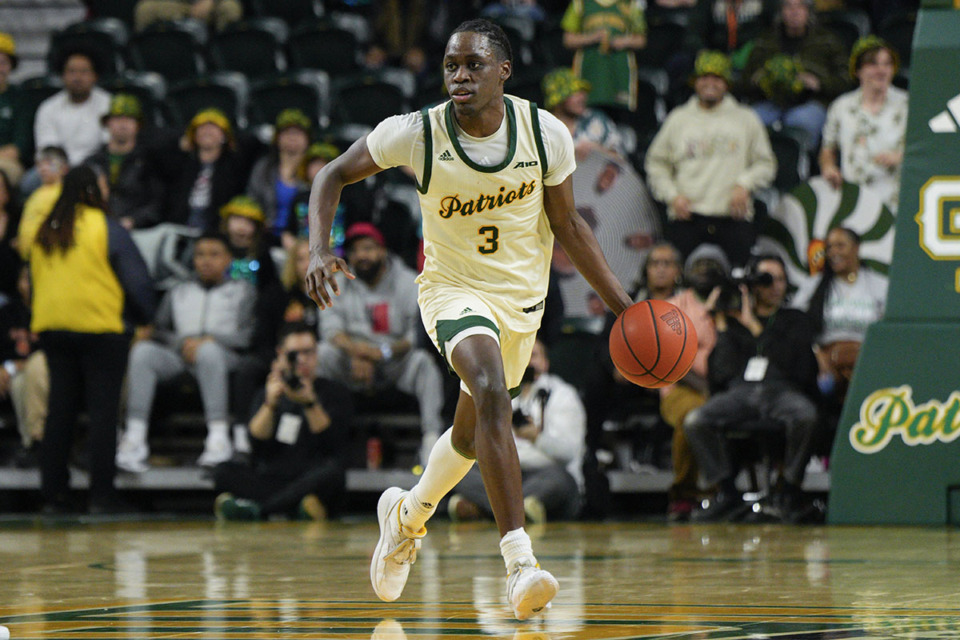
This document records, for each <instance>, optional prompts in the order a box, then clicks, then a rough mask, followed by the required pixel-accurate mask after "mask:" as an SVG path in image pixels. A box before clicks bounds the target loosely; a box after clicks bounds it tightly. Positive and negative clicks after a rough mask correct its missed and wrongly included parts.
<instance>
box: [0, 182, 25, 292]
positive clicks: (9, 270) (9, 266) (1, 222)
mask: <svg viewBox="0 0 960 640" xmlns="http://www.w3.org/2000/svg"><path fill="white" fill-rule="evenodd" d="M19 225H20V204H19V201H18V199H17V191H16V189H15V188H14V186H13V183H11V182H10V178H9V177H8V176H7V174H6V172H5V171H4V170H3V169H0V297H2V296H7V297H11V298H13V297H16V294H17V274H18V273H19V272H20V263H21V262H22V260H21V257H20V254H19V253H18V252H17V248H16V247H17V227H18V226H19Z"/></svg>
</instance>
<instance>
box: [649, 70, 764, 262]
mask: <svg viewBox="0 0 960 640" xmlns="http://www.w3.org/2000/svg"><path fill="white" fill-rule="evenodd" d="M730 79H731V69H730V59H729V58H728V57H727V56H725V55H724V54H722V53H719V52H717V51H701V52H700V54H699V55H698V56H697V60H696V63H695V65H694V90H695V92H696V95H694V96H692V97H691V98H690V100H688V101H687V102H686V103H685V104H683V105H680V106H679V107H677V108H675V109H674V110H673V111H671V112H670V114H669V115H668V116H667V119H666V120H665V121H664V123H663V126H661V127H660V130H659V131H658V132H657V135H656V136H655V137H654V139H653V141H652V142H651V143H650V148H649V149H648V150H647V156H646V171H647V180H648V182H649V184H650V188H651V191H652V192H653V195H654V197H655V198H657V199H658V200H660V201H662V202H663V203H665V204H666V205H667V219H668V221H667V227H666V237H667V239H668V240H670V242H672V243H673V244H674V245H675V246H676V247H677V248H678V249H680V252H681V253H682V254H683V255H684V256H688V255H690V252H691V251H693V249H694V248H695V247H696V246H697V245H699V244H701V243H704V242H707V243H713V244H717V245H719V246H720V248H722V249H723V250H724V252H726V254H727V257H728V258H729V259H730V261H731V262H732V263H733V264H734V265H737V266H742V265H743V264H744V263H746V261H747V258H748V257H749V255H750V247H752V246H753V241H754V239H755V238H756V235H757V230H756V227H755V225H754V220H753V217H754V208H753V200H752V194H753V192H754V191H755V190H756V189H759V188H761V187H766V186H769V185H770V183H771V182H772V181H773V178H774V175H775V174H776V168H777V161H776V158H775V157H774V155H773V150H772V149H771V147H770V138H769V137H768V136H767V130H766V129H765V128H764V126H763V123H761V122H760V119H759V118H758V117H757V115H756V114H755V113H754V112H753V111H751V110H750V109H749V108H748V107H745V106H742V105H740V104H739V103H738V102H737V101H736V99H735V98H734V97H733V96H731V95H730V94H729V93H728V90H729V86H730Z"/></svg>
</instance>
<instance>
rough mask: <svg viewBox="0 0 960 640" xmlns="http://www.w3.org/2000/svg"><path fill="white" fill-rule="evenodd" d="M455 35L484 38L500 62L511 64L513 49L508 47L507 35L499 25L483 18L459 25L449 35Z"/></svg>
mask: <svg viewBox="0 0 960 640" xmlns="http://www.w3.org/2000/svg"><path fill="white" fill-rule="evenodd" d="M456 33H476V34H479V35H481V36H484V37H486V38H487V40H489V41H490V43H491V44H492V45H493V46H494V48H495V49H496V50H497V52H498V53H499V54H500V61H501V62H502V61H503V60H506V61H507V62H509V63H510V64H513V48H512V47H511V46H510V39H509V38H507V34H506V33H504V31H503V29H501V28H500V25H498V24H496V23H494V22H490V21H489V20H484V19H483V18H477V19H474V20H467V21H466V22H462V23H460V26H458V27H457V28H456V29H454V30H453V32H452V33H451V34H450V35H451V36H453V35H454V34H456Z"/></svg>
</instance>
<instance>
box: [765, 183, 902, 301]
mask: <svg viewBox="0 0 960 640" xmlns="http://www.w3.org/2000/svg"><path fill="white" fill-rule="evenodd" d="M894 221H895V217H894V215H893V213H891V212H890V209H888V208H887V207H886V205H884V203H883V201H882V199H881V198H880V196H879V195H878V194H877V193H876V192H875V191H874V190H872V189H871V188H869V187H861V186H858V185H855V184H852V183H849V182H844V183H843V185H842V186H841V187H840V189H834V188H833V187H832V186H830V184H829V183H828V182H827V181H826V180H824V179H823V178H822V177H820V176H816V177H813V178H810V179H809V180H808V181H806V182H803V183H801V184H799V185H797V186H796V187H794V188H793V189H792V190H791V191H790V192H789V193H787V194H785V195H784V196H783V197H782V198H781V199H780V201H779V203H778V204H777V206H776V207H775V208H774V209H773V210H771V211H770V218H769V220H767V223H766V225H765V227H764V231H763V235H762V236H761V237H760V238H759V239H758V244H759V245H760V246H761V248H762V249H763V250H765V251H766V250H769V251H774V252H776V253H779V254H780V255H781V256H782V257H783V258H784V261H785V262H786V263H787V271H788V275H789V277H790V282H791V283H792V284H794V285H796V286H801V285H803V284H805V283H806V281H808V280H811V279H813V278H815V277H816V275H815V274H816V273H818V272H819V270H820V269H821V268H822V266H823V260H824V251H823V240H824V239H825V238H826V236H827V232H828V231H829V230H830V229H832V228H834V227H839V226H843V227H847V228H850V229H853V230H854V231H856V232H857V233H858V234H859V235H860V239H861V244H860V258H861V260H862V261H863V263H864V264H866V265H867V266H869V267H870V268H872V269H874V270H875V271H878V272H879V273H883V274H886V273H887V272H888V271H889V268H890V261H891V259H892V257H893V237H894Z"/></svg>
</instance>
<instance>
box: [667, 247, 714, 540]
mask: <svg viewBox="0 0 960 640" xmlns="http://www.w3.org/2000/svg"><path fill="white" fill-rule="evenodd" d="M683 271H684V278H685V280H686V282H687V284H688V285H689V287H688V288H685V289H681V290H680V291H679V292H677V293H676V294H675V295H674V296H673V297H671V298H669V299H668V302H672V303H673V304H675V305H677V306H678V307H679V308H680V309H682V310H683V312H684V313H686V314H687V317H688V318H690V321H691V322H692V323H693V327H694V329H696V331H697V355H696V358H694V361H693V366H692V367H691V368H690V371H689V372H688V373H687V375H685V376H684V377H683V378H682V379H681V380H680V381H679V382H678V383H677V384H672V385H669V386H666V387H662V388H661V389H660V415H661V416H662V417H663V421H664V422H666V423H667V424H668V425H670V426H671V427H672V428H673V443H672V447H671V452H672V456H671V459H672V461H673V482H672V483H671V485H670V489H669V491H668V492H667V498H668V503H667V519H668V520H669V521H671V522H680V521H684V520H688V519H689V518H690V515H691V514H692V513H693V510H694V507H695V506H696V505H697V504H698V503H699V501H700V500H699V498H700V490H699V487H698V486H697V482H698V480H699V476H700V469H699V467H697V459H696V457H695V456H694V455H693V451H692V450H691V449H690V444H689V443H688V442H687V436H686V433H685V432H684V430H683V423H684V421H685V420H686V418H687V416H688V415H690V412H692V411H693V410H694V409H697V408H698V407H701V406H703V404H704V403H705V402H706V401H707V397H708V396H709V393H710V388H709V382H708V379H707V360H708V358H709V357H710V353H711V352H712V351H713V347H714V345H715V344H716V343H717V330H716V327H715V326H714V322H713V313H714V310H715V306H716V303H717V300H718V299H719V297H720V292H721V282H722V281H723V280H724V279H726V278H728V277H729V273H730V263H729V262H728V261H727V257H726V255H725V254H724V253H723V250H721V249H720V247H718V246H716V245H711V244H702V245H700V246H699V247H697V248H696V249H694V251H693V253H691V254H690V256H689V257H688V258H687V260H686V262H685V263H684V269H683Z"/></svg>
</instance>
